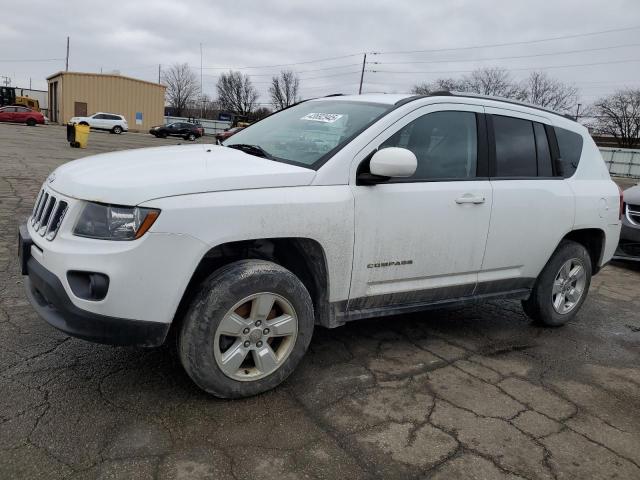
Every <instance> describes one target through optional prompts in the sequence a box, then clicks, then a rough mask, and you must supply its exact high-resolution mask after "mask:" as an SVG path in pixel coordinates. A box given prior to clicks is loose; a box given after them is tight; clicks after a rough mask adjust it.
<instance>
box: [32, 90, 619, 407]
mask: <svg viewBox="0 0 640 480" xmlns="http://www.w3.org/2000/svg"><path fill="white" fill-rule="evenodd" d="M619 233H620V194H619V190H618V188H617V186H616V185H615V183H613V182H612V181H611V179H610V177H609V173H608V171H607V169H606V167H605V164H604V162H603V160H602V158H601V156H600V153H599V151H598V149H597V148H596V146H595V144H594V142H593V141H592V139H591V137H590V136H589V134H588V132H587V130H586V129H585V128H584V127H582V126H580V125H579V124H578V123H576V122H574V121H572V120H569V119H567V118H564V117H562V116H560V115H558V114H556V113H553V112H549V111H546V110H542V109H537V108H533V107H531V106H525V105H522V104H515V103H510V102H508V101H503V100H499V99H492V98H482V97H473V96H461V95H451V94H449V95H445V94H441V95H432V96H413V97H411V96H406V95H361V96H332V97H326V98H320V99H315V100H310V101H305V102H301V103H299V104H297V105H295V106H292V107H290V108H287V109H285V110H283V111H281V112H279V113H276V114H274V115H272V116H270V117H267V118H266V119H264V120H261V121H260V122H258V123H256V124H254V125H252V126H250V127H249V128H246V129H245V130H243V131H241V132H239V133H237V134H236V135H234V136H233V137H231V138H229V139H228V140H227V141H226V142H225V143H224V145H223V146H216V145H189V146H171V147H160V148H149V149H144V150H132V151H124V152H114V153H109V154H104V155H99V156H95V157H91V158H86V159H82V160H76V161H73V162H69V163H67V164H65V165H62V166H61V167H59V168H58V169H56V170H55V171H54V172H53V173H52V174H51V176H50V177H49V178H48V180H47V181H46V182H45V184H44V186H43V188H42V191H41V192H40V194H39V196H38V198H37V200H36V204H35V207H34V209H33V214H32V216H31V217H30V218H29V220H28V221H27V223H26V225H23V226H22V227H21V229H20V247H21V248H20V251H21V263H22V268H23V273H24V274H25V275H28V277H27V278H26V287H27V294H28V297H29V299H30V301H31V303H32V305H33V307H34V308H35V310H36V311H37V312H38V313H39V314H40V316H42V317H43V318H44V319H45V320H46V321H47V322H49V323H50V324H51V325H53V326H55V327H57V328H59V329H60V330H63V331H65V332H67V333H69V334H70V335H74V336H77V337H80V338H84V339H87V340H92V341H96V342H103V343H112V344H118V345H142V346H156V345H160V344H162V343H163V342H164V341H165V339H166V337H167V334H168V332H169V330H170V329H172V330H174V331H175V332H176V334H177V339H178V340H177V341H178V349H179V355H180V358H181V360H182V363H183V365H184V368H185V369H186V371H187V372H188V374H189V375H190V376H191V378H192V379H193V380H194V381H195V383H197V384H198V385H199V386H200V387H201V388H202V389H204V390H206V391H207V392H209V393H212V394H214V395H216V396H219V397H227V398H232V397H243V396H247V395H253V394H257V393H260V392H264V391H265V390H268V389H270V388H273V387H275V386H276V385H278V384H279V383H280V382H282V381H283V380H284V379H285V378H286V377H287V376H288V375H289V374H290V373H291V372H292V371H293V369H294V368H295V367H296V365H297V364H298V363H299V362H300V360H301V358H302V356H303V355H304V353H305V351H306V350H307V347H308V346H309V342H310V341H311V335H312V333H313V329H314V326H315V325H320V326H323V327H337V326H340V325H342V324H344V323H345V322H350V321H354V320H360V319H364V318H371V317H380V316H386V315H391V314H398V313H405V312H415V311H419V310H424V309H428V308H431V307H433V306H444V305H451V304H459V303H464V302H476V301H478V300H484V299H495V298H513V299H521V300H522V303H523V306H524V310H525V311H526V313H527V314H528V315H529V316H530V317H531V318H533V319H534V320H536V321H538V322H540V323H541V324H544V325H547V326H559V325H562V324H564V323H566V322H567V321H569V320H571V319H573V318H574V317H575V316H576V314H577V313H578V311H579V310H580V307H581V306H582V304H583V302H584V301H585V298H586V296H587V291H588V289H589V284H590V280H591V275H593V274H595V273H596V272H598V270H600V269H601V268H602V267H603V265H605V264H606V263H607V262H608V261H609V260H610V259H611V257H612V255H613V252H614V250H615V248H616V245H617V243H618V236H619Z"/></svg>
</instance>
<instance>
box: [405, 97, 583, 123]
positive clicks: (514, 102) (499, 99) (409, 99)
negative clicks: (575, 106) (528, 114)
mask: <svg viewBox="0 0 640 480" xmlns="http://www.w3.org/2000/svg"><path fill="white" fill-rule="evenodd" d="M428 97H461V98H478V99H482V100H493V101H495V102H502V103H509V104H512V105H519V106H521V107H528V108H533V109H535V110H540V111H542V112H546V113H552V114H554V115H558V116H560V117H563V118H566V119H568V120H571V121H574V122H577V120H576V118H575V117H574V116H572V115H570V114H567V113H560V112H556V111H554V110H550V109H548V108H544V107H541V106H539V105H534V104H532V103H527V102H522V101H519V100H514V99H512V98H504V97H497V96H492V95H480V94H476V93H467V92H452V91H449V90H442V91H438V92H432V93H428V94H425V95H414V96H412V97H407V98H404V99H402V100H400V101H398V102H396V103H395V106H396V107H398V106H400V105H404V104H405V103H409V102H412V101H414V100H418V99H421V98H428Z"/></svg>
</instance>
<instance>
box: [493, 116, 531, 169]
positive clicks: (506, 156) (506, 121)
mask: <svg viewBox="0 0 640 480" xmlns="http://www.w3.org/2000/svg"><path fill="white" fill-rule="evenodd" d="M493 132H494V136H495V152H496V172H495V176H496V177H536V176H537V175H538V166H537V157H536V141H535V137H534V133H533V122H531V121H529V120H523V119H521V118H514V117H503V116H501V115H493Z"/></svg>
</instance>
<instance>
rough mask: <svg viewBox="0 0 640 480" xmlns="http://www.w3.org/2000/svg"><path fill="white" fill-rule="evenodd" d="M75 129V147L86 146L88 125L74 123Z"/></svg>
mask: <svg viewBox="0 0 640 480" xmlns="http://www.w3.org/2000/svg"><path fill="white" fill-rule="evenodd" d="M74 127H75V131H76V144H75V147H76V148H78V147H79V148H87V143H88V142H89V131H90V128H89V125H74Z"/></svg>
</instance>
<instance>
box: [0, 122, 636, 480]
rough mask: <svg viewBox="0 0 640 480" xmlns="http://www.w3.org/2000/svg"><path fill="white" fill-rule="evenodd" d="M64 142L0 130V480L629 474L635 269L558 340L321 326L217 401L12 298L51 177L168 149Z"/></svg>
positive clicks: (178, 373) (606, 282)
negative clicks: (276, 366)
mask: <svg viewBox="0 0 640 480" xmlns="http://www.w3.org/2000/svg"><path fill="white" fill-rule="evenodd" d="M64 136H65V132H64V128H62V127H59V126H46V127H35V128H28V127H24V126H20V125H0V269H1V270H2V275H1V276H0V478H3V479H5V478H6V479H22V478H24V479H39V478H42V479H56V478H71V479H84V478H135V479H147V478H158V479H169V478H178V479H205V478H210V479H221V480H224V479H251V478H258V477H260V478H277V479H300V478H309V479H336V478H349V479H350V480H355V479H394V478H401V479H412V478H425V479H426V478H429V479H457V478H473V479H491V480H493V479H571V478H575V479H592V478H597V479H600V478H602V479H604V478H612V479H613V478H616V479H637V478H640V370H639V369H638V361H639V359H640V356H639V348H640V315H639V313H638V312H639V311H640V269H638V268H632V267H630V266H626V265H612V266H608V267H607V268H605V269H604V270H603V271H602V273H600V274H599V275H597V276H596V277H595V278H594V281H593V284H592V287H591V292H590V294H589V297H588V299H587V301H586V303H585V305H584V307H583V309H582V311H581V313H580V314H579V315H578V318H577V319H576V321H574V322H572V323H570V324H569V325H567V326H565V327H564V328H560V329H547V328H540V327H536V326H534V325H532V324H531V323H530V322H529V320H528V319H527V318H526V317H525V316H524V314H523V313H522V311H521V309H520V305H519V303H518V302H514V301H495V302H491V303H488V304H483V305H474V306H469V307H465V308H455V309H443V310H435V311H430V312H427V313H419V314H413V315H405V316H397V317H389V318H384V319H380V320H374V321H362V322H356V323H353V324H350V325H347V326H345V327H342V328H339V329H335V330H331V331H329V330H324V329H321V328H318V329H317V330H316V332H315V335H314V338H313V340H312V343H311V349H310V351H309V352H308V354H307V356H306V357H305V358H304V360H303V362H302V364H301V365H300V367H299V368H298V369H297V371H296V372H295V373H294V374H293V375H292V376H291V377H290V378H289V379H288V380H287V381H286V382H285V383H284V385H282V386H281V387H280V388H278V389H276V390H274V391H272V392H269V393H267V394H264V395H261V396H258V397H254V398H249V399H246V400H237V401H222V400H218V399H215V398H212V397H209V396H207V395H206V394H204V393H202V392H200V391H199V390H198V389H197V388H196V387H195V386H194V385H193V384H192V383H191V382H190V380H189V379H188V377H187V376H186V374H185V373H184V371H183V370H182V368H181V367H180V364H179V362H178V360H177V357H176V354H175V353H174V349H173V348H172V346H164V347H162V348H159V349H153V350H143V349H135V348H123V347H112V346H106V345H97V344H92V343H87V342H84V341H82V340H77V339H73V338H69V337H67V336H66V335H64V334H63V333H61V332H58V331H56V330H55V329H53V328H52V327H50V326H48V325H47V324H46V323H45V322H44V321H42V320H40V319H39V318H38V317H37V316H36V314H35V313H34V312H33V310H32V309H31V308H30V306H29V304H28V303H27V300H26V297H25V294H24V292H23V282H22V278H21V276H20V274H19V271H18V265H17V261H16V250H17V248H16V231H17V225H18V223H19V222H21V221H23V220H24V219H25V218H26V216H27V215H28V214H29V213H30V209H31V208H32V205H33V202H34V199H35V195H36V193H37V191H38V189H39V187H40V185H41V183H42V182H43V181H44V179H45V178H46V176H47V175H48V173H49V172H50V171H51V170H52V169H53V168H55V167H56V166H58V165H60V164H62V163H63V162H65V161H68V160H70V159H72V158H78V157H80V156H84V155H88V154H92V153H97V152H103V151H110V150H115V149H122V148H135V147H142V146H148V145H158V144H175V143H179V140H157V139H154V138H151V137H150V136H148V135H142V134H131V133H129V134H126V135H123V136H116V135H109V134H101V133H92V134H91V137H90V139H89V142H90V146H89V148H88V149H87V150H76V149H71V148H69V147H68V145H67V144H66V142H65V139H64Z"/></svg>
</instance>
